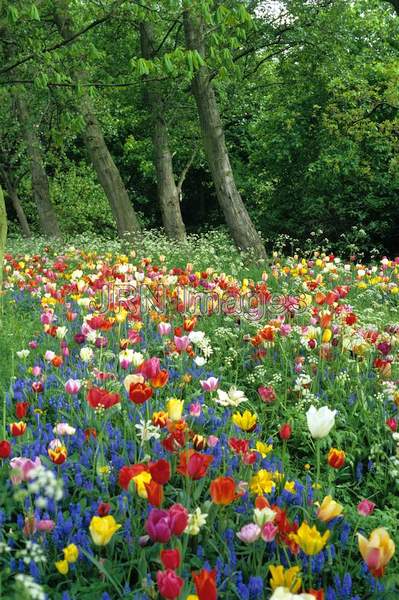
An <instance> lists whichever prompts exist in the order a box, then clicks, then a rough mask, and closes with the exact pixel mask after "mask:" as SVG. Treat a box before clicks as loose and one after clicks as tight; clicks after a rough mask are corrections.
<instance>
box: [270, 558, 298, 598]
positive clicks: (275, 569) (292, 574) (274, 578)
mask: <svg viewBox="0 0 399 600" xmlns="http://www.w3.org/2000/svg"><path fill="white" fill-rule="evenodd" d="M269 571H270V574H271V578H270V582H269V583H270V587H271V588H272V590H274V591H276V590H278V589H289V590H290V591H291V592H293V593H295V592H298V591H299V590H300V589H301V585H302V580H301V577H300V568H299V567H291V568H290V569H284V567H283V566H282V565H270V567H269Z"/></svg>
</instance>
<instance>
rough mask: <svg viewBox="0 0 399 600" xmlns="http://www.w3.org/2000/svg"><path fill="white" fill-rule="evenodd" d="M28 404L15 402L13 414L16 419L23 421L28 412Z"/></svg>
mask: <svg viewBox="0 0 399 600" xmlns="http://www.w3.org/2000/svg"><path fill="white" fill-rule="evenodd" d="M28 408H29V402H17V403H16V404H15V414H16V417H17V419H23V418H24V417H25V416H26V413H27V412H28Z"/></svg>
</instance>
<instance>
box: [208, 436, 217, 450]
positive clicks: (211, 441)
mask: <svg viewBox="0 0 399 600" xmlns="http://www.w3.org/2000/svg"><path fill="white" fill-rule="evenodd" d="M218 442H219V438H218V437H217V436H216V435H210V436H209V437H208V446H209V448H214V447H215V446H216V444H217V443H218Z"/></svg>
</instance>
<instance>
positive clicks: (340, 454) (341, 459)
mask: <svg viewBox="0 0 399 600" xmlns="http://www.w3.org/2000/svg"><path fill="white" fill-rule="evenodd" d="M327 462H328V464H329V465H330V467H332V468H333V469H341V467H343V466H344V464H345V452H344V451H343V450H338V449H337V448H330V450H329V452H328V455H327Z"/></svg>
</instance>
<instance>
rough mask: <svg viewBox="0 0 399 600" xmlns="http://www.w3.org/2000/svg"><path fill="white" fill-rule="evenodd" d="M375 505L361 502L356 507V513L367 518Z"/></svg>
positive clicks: (365, 501)
mask: <svg viewBox="0 0 399 600" xmlns="http://www.w3.org/2000/svg"><path fill="white" fill-rule="evenodd" d="M375 507H376V505H375V504H374V502H371V500H362V501H361V502H359V504H358V505H357V512H358V513H359V515H362V516H363V517H368V516H369V515H371V513H372V512H373V511H374V509H375Z"/></svg>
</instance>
